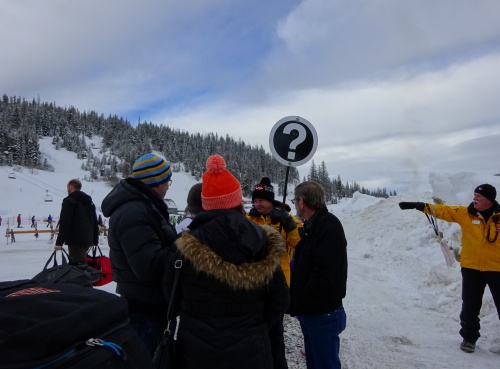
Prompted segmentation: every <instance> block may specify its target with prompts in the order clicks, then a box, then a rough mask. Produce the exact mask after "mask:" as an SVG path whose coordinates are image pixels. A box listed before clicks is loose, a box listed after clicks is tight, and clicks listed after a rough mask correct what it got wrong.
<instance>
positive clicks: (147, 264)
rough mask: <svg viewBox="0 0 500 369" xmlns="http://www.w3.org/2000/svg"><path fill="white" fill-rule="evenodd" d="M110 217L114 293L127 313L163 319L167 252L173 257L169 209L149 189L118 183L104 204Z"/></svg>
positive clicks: (133, 181) (129, 181)
mask: <svg viewBox="0 0 500 369" xmlns="http://www.w3.org/2000/svg"><path fill="white" fill-rule="evenodd" d="M101 208H102V212H103V214H104V216H106V217H110V221H109V233H108V242H109V246H110V253H109V255H110V260H111V266H112V269H113V281H115V282H116V283H117V287H116V292H117V293H119V294H120V295H122V296H123V297H125V298H126V299H127V300H128V301H129V308H130V310H132V311H134V310H136V311H143V312H147V313H150V314H158V315H161V314H165V313H166V309H165V308H166V306H167V300H168V297H167V298H165V296H164V295H163V289H162V278H163V273H164V271H165V266H166V261H167V253H168V252H169V251H170V252H175V247H174V244H173V242H174V241H175V239H176V238H177V233H176V232H175V228H174V227H173V226H172V225H171V224H170V223H169V222H168V219H169V214H168V207H167V205H166V204H165V202H164V201H163V199H160V197H159V196H158V195H157V194H156V193H155V192H154V191H152V190H151V189H150V188H149V187H148V186H146V185H145V184H143V183H142V182H141V181H139V180H137V179H134V178H127V179H124V180H121V181H120V183H118V184H117V185H116V186H115V187H114V188H113V190H112V191H111V192H110V193H109V194H108V195H107V196H106V198H105V199H104V200H103V202H102V206H101Z"/></svg>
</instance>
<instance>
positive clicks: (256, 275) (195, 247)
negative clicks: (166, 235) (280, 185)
mask: <svg viewBox="0 0 500 369" xmlns="http://www.w3.org/2000/svg"><path fill="white" fill-rule="evenodd" d="M262 228H263V230H264V231H265V233H266V236H267V241H268V248H267V253H266V255H265V257H264V258H263V259H262V260H259V261H254V262H249V263H242V264H239V265H236V264H233V263H231V262H230V261H225V260H224V259H223V258H222V257H221V256H219V255H218V254H217V253H216V252H214V251H213V250H212V248H210V247H209V246H207V245H205V244H203V243H202V242H201V241H199V240H198V239H197V238H196V237H194V236H193V235H191V234H189V233H183V234H182V236H181V237H180V238H179V239H178V240H177V241H176V244H177V248H178V250H179V252H180V253H181V255H182V256H183V257H184V258H185V259H186V260H188V261H189V262H190V263H191V264H192V266H193V268H194V269H195V270H196V271H197V272H203V273H205V274H207V275H209V276H212V277H213V278H215V279H216V280H217V281H219V282H221V283H223V284H226V285H228V286H230V287H231V288H233V289H234V290H252V289H256V288H259V287H263V286H265V285H266V284H268V283H269V282H270V281H271V279H272V277H273V273H274V271H275V270H276V268H277V267H278V266H279V264H280V260H281V258H282V257H283V255H284V253H285V250H286V248H285V244H286V241H285V239H284V238H283V237H282V236H281V235H280V234H279V233H278V231H276V229H274V228H273V227H270V226H262Z"/></svg>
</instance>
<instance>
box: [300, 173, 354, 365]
mask: <svg viewBox="0 0 500 369" xmlns="http://www.w3.org/2000/svg"><path fill="white" fill-rule="evenodd" d="M293 201H294V204H295V209H296V211H297V216H298V217H300V218H303V219H305V221H304V227H303V229H302V230H301V240H300V241H299V243H298V244H297V246H296V248H295V255H294V268H293V270H292V279H291V284H290V296H291V302H290V315H292V316H298V317H299V321H300V326H301V328H302V333H303V335H304V345H305V353H306V364H307V367H308V368H330V369H333V368H335V369H336V368H341V363H340V358H339V350H340V339H339V335H340V333H341V332H342V331H343V330H344V329H345V327H346V313H345V311H344V307H343V305H342V300H343V299H344V297H345V296H346V284H347V241H346V238H345V234H344V229H343V227H342V224H341V223H340V221H339V219H338V218H337V217H336V216H335V215H333V214H332V213H330V212H329V211H328V209H327V207H326V205H325V192H324V189H323V187H322V186H321V185H320V184H319V183H317V182H314V181H308V182H302V183H300V184H299V185H297V187H295V198H294V200H293Z"/></svg>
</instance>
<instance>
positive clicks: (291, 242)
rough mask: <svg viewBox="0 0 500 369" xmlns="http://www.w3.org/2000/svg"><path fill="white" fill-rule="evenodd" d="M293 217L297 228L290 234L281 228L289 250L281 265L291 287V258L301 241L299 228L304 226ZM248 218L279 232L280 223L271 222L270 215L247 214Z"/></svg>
mask: <svg viewBox="0 0 500 369" xmlns="http://www.w3.org/2000/svg"><path fill="white" fill-rule="evenodd" d="M291 217H292V219H293V220H294V221H295V223H297V228H295V229H294V230H293V231H291V232H289V233H288V234H287V233H286V232H285V231H284V230H283V229H282V230H281V235H282V236H283V238H284V239H285V240H286V248H287V252H286V253H285V255H284V256H283V258H282V259H281V262H280V265H281V270H283V274H285V278H286V283H287V284H288V287H290V260H291V258H292V257H293V252H294V251H295V245H297V243H299V241H300V235H299V228H302V222H301V221H300V220H299V219H297V218H296V217H294V216H293V215H291ZM247 218H248V219H250V221H252V222H253V223H256V224H260V225H270V226H271V227H274V228H276V229H277V230H278V232H279V229H280V224H279V223H278V224H271V217H270V216H264V215H261V216H260V217H253V216H251V215H249V214H247Z"/></svg>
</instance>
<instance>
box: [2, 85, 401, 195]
mask: <svg viewBox="0 0 500 369" xmlns="http://www.w3.org/2000/svg"><path fill="white" fill-rule="evenodd" d="M93 136H99V137H102V138H103V141H102V147H101V148H100V151H99V155H94V154H93V150H91V148H90V147H89V146H88V144H87V143H86V141H87V140H88V139H91V138H92V137H93ZM41 137H52V142H53V144H54V145H55V147H56V148H57V149H59V148H65V149H67V150H69V151H72V152H75V153H76V155H77V157H78V158H80V159H84V164H82V168H83V169H85V170H86V171H88V172H89V176H88V180H104V181H108V182H109V183H110V184H111V185H114V184H115V183H117V181H119V179H121V178H126V177H128V176H130V174H131V168H132V166H133V164H134V161H135V160H136V159H137V158H138V157H139V156H141V155H142V154H144V153H148V152H152V151H157V152H159V153H161V154H162V155H163V156H164V157H165V158H166V159H167V161H169V162H170V163H172V166H173V170H174V171H185V172H188V173H190V174H191V175H193V176H194V177H195V178H196V179H197V180H200V179H201V176H202V175H203V172H204V171H205V161H206V158H208V157H209V156H210V155H212V154H215V153H217V154H220V155H222V156H223V157H224V159H225V160H226V164H227V168H228V169H229V170H230V171H231V172H232V173H233V174H234V175H235V176H236V178H238V179H239V181H240V183H241V186H242V189H243V195H244V196H246V197H250V196H251V192H252V190H253V187H254V186H255V184H256V183H258V182H259V181H260V179H261V178H262V177H263V176H268V177H270V178H271V180H272V182H274V183H277V184H278V189H277V194H278V195H281V196H282V195H283V190H284V188H285V183H284V182H285V177H286V170H287V167H286V166H284V165H282V164H280V163H279V162H278V161H277V160H275V159H274V158H273V157H272V155H271V154H269V153H266V152H265V150H264V148H263V147H262V145H260V146H258V145H255V146H251V145H249V144H246V143H245V141H243V140H242V139H241V138H240V139H238V140H235V139H234V138H232V137H229V135H226V136H225V137H222V136H219V135H218V134H214V133H206V134H200V133H196V132H193V133H190V132H187V131H184V130H181V129H173V128H170V127H169V126H167V125H158V124H153V123H151V122H139V123H138V124H137V125H136V126H135V127H134V126H133V125H132V124H131V123H130V122H128V121H127V120H126V119H123V118H122V117H118V116H116V115H109V116H107V117H105V116H104V115H103V114H99V113H97V112H95V111H84V112H80V111H79V110H78V109H77V108H75V107H73V106H70V107H61V106H58V105H56V103H54V102H51V103H47V102H41V101H40V99H37V100H36V99H33V100H31V101H27V100H26V99H25V98H21V97H16V96H12V97H9V96H7V95H6V94H4V95H3V96H2V99H1V101H0V150H1V151H0V152H1V153H2V154H1V155H0V165H6V166H11V167H15V166H22V167H28V168H38V169H42V170H48V171H50V170H53V169H54V168H53V167H52V166H51V164H50V163H49V162H48V160H47V159H46V158H44V157H43V154H42V153H41V152H40V149H39V144H38V140H39V138H41ZM289 168H290V169H289V174H288V183H290V184H297V183H299V182H300V178H299V173H298V170H297V169H296V168H295V167H289ZM306 179H307V180H316V181H318V182H319V183H321V184H322V185H323V187H324V188H325V192H326V200H327V202H329V203H336V202H337V201H338V199H340V198H342V197H352V195H353V193H354V192H356V191H359V192H361V193H364V194H368V195H372V196H376V197H388V196H390V195H396V193H395V192H389V193H387V190H386V189H385V188H383V189H379V188H377V189H376V190H374V191H371V190H369V189H367V188H364V187H361V186H360V185H358V184H357V183H356V182H354V181H351V182H345V183H344V182H343V181H342V180H341V178H340V176H338V177H337V178H336V179H330V176H329V174H328V172H327V170H326V165H325V163H324V162H322V163H321V164H320V165H319V166H316V164H315V163H314V161H313V162H312V165H311V169H310V172H309V174H308V176H307V178H304V179H303V180H306ZM287 197H288V195H287Z"/></svg>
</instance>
